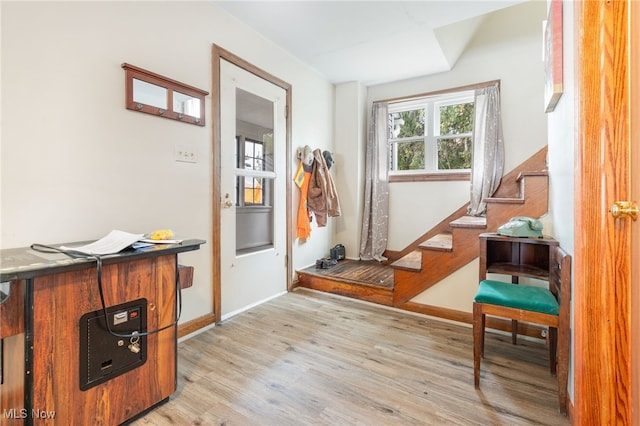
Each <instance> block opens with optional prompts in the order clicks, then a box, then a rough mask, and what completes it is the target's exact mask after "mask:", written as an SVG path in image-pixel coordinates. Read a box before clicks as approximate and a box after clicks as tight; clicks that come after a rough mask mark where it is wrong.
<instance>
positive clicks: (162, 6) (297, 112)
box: [0, 1, 334, 321]
mask: <svg viewBox="0 0 640 426" xmlns="http://www.w3.org/2000/svg"><path fill="white" fill-rule="evenodd" d="M0 7H1V8H2V14H1V19H2V29H1V31H2V33H1V34H2V74H1V78H2V81H1V83H2V110H1V112H2V130H1V137H2V145H1V148H2V156H1V161H2V163H1V165H2V171H1V173H2V174H1V177H2V181H1V191H2V192H1V201H2V206H1V228H2V229H1V234H0V247H2V248H11V247H22V246H27V245H29V244H31V243H34V242H41V243H58V242H70V241H78V240H90V239H96V238H99V237H101V236H103V235H105V234H106V233H107V232H108V231H109V230H111V229H122V230H126V231H130V232H150V231H152V230H154V229H157V228H172V229H173V230H174V231H175V232H176V233H177V234H179V235H181V236H188V237H194V238H202V239H206V240H208V241H209V243H208V244H206V245H204V246H203V247H202V249H201V250H200V251H198V252H193V253H187V254H183V255H181V257H180V261H181V263H185V264H189V265H193V266H195V283H194V287H192V288H190V289H188V290H186V291H184V293H183V296H184V312H183V316H182V321H188V320H190V319H193V318H196V317H199V316H202V315H205V314H207V313H210V312H211V310H212V305H211V298H212V297H211V294H212V283H211V249H212V247H211V244H210V240H211V229H212V227H211V221H212V219H211V205H212V200H211V182H212V169H211V140H212V130H211V129H212V127H211V125H212V117H211V96H212V95H209V96H208V97H207V98H206V108H207V116H206V120H207V124H206V126H205V127H198V126H193V125H188V124H184V123H179V122H176V121H172V120H166V119H162V118H157V117H153V116H150V115H146V114H140V113H136V112H132V111H128V110H126V109H125V108H124V71H123V70H122V69H121V67H120V65H121V64H122V63H123V62H128V63H130V64H132V65H136V66H139V67H142V68H145V69H148V70H150V71H154V72H156V73H158V74H162V75H165V76H167V77H169V78H172V79H175V80H178V81H182V82H184V83H186V84H189V85H192V86H195V87H198V88H202V89H204V90H207V91H209V92H211V75H212V73H211V46H212V44H213V43H216V44H218V45H220V46H222V47H223V48H225V49H227V50H230V51H232V52H233V53H235V54H237V55H239V56H240V57H242V58H244V59H246V60H248V61H249V62H251V63H253V64H254V65H256V66H258V67H260V68H263V69H264V70H266V71H268V72H270V73H271V74H273V75H276V76H278V77H279V78H281V79H283V80H285V81H287V82H289V83H291V84H292V86H293V92H292V93H293V105H292V114H293V117H294V121H293V123H294V125H293V134H292V139H293V143H294V151H295V146H296V145H298V144H303V145H304V144H309V145H311V146H313V147H320V148H322V149H332V143H333V142H332V136H333V134H332V131H333V130H332V129H333V96H334V94H333V86H332V85H331V84H330V83H329V82H328V81H327V80H326V79H325V78H324V77H322V76H320V75H319V74H317V73H316V72H315V71H313V70H311V69H310V68H308V67H306V66H305V65H303V64H302V63H300V62H299V61H298V60H296V59H295V58H293V57H292V56H291V55H289V54H288V53H287V52H285V51H283V50H282V49H280V48H279V47H277V46H275V45H273V44H272V43H271V42H269V41H267V40H265V39H264V38H263V37H261V36H259V35H258V34H256V33H255V32H254V31H253V30H251V29H250V28H247V27H246V26H244V25H242V24H240V23H238V22H237V21H236V20H235V19H234V18H233V17H231V16H229V15H227V14H226V13H224V12H222V11H221V10H219V9H217V8H216V7H215V6H213V5H211V4H209V3H207V2H182V1H180V2H178V1H174V2H41V3H35V2H22V3H20V2H15V3H14V2H1V3H0ZM175 144H180V145H182V146H184V147H185V148H188V149H190V150H192V151H194V152H195V153H196V154H197V156H198V159H199V160H198V162H197V163H195V164H190V163H178V162H175V161H174V159H173V149H174V145H175ZM292 163H295V162H293V161H292ZM295 208H297V204H296V205H295ZM330 241H331V227H327V228H325V229H320V230H318V229H314V231H313V236H312V243H311V244H307V245H305V246H301V245H294V253H293V259H292V260H293V266H294V268H299V267H301V266H302V265H306V264H308V261H309V259H315V258H316V257H318V256H319V255H320V254H319V249H320V247H329V245H330Z"/></svg>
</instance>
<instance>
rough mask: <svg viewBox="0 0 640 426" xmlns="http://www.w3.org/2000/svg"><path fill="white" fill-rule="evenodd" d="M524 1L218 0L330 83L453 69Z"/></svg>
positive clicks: (380, 79)
mask: <svg viewBox="0 0 640 426" xmlns="http://www.w3.org/2000/svg"><path fill="white" fill-rule="evenodd" d="M523 1H524V0H467V1H463V0H422V1H317V0H316V1H213V3H214V4H216V5H217V6H219V7H221V8H222V9H224V10H226V11H227V12H228V13H230V14H232V15H234V16H235V17H236V18H237V19H238V20H240V21H242V22H244V23H246V24H247V25H249V26H250V27H252V28H253V29H255V30H256V31H257V32H258V33H260V34H262V35H263V36H264V37H265V38H267V39H269V40H271V41H273V42H274V43H276V44H277V45H279V46H281V47H282V48H284V49H285V50H287V51H288V52H290V53H291V54H292V55H293V56H295V57H297V58H298V59H300V60H302V61H303V62H305V63H307V64H308V65H310V66H311V67H312V68H314V69H316V70H317V71H318V72H320V73H321V74H323V75H325V76H326V77H327V78H328V79H329V80H330V81H331V82H332V83H336V84H338V83H344V82H348V81H360V82H363V83H364V84H367V85H371V84H377V83H384V82H389V81H396V80H401V79H406V78H411V77H416V76H422V75H428V74H434V73H438V72H443V71H448V70H450V69H451V68H452V67H453V65H455V62H456V60H457V59H458V57H459V56H460V54H461V53H462V52H463V51H464V48H465V47H466V46H467V43H468V42H469V41H470V40H471V39H472V38H473V35H474V33H475V31H476V29H477V28H478V26H479V25H480V23H481V22H482V19H483V17H484V16H485V15H486V14H488V13H491V12H494V11H496V10H498V9H502V8H505V7H509V6H512V5H514V4H517V3H522V2H523Z"/></svg>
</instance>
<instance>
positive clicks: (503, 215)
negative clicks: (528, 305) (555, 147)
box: [391, 147, 549, 307]
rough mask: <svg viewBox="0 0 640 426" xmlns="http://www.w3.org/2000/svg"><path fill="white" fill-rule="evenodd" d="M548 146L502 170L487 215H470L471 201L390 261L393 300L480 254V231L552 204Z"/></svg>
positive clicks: (398, 302) (399, 302) (406, 297)
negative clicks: (392, 270)
mask: <svg viewBox="0 0 640 426" xmlns="http://www.w3.org/2000/svg"><path fill="white" fill-rule="evenodd" d="M546 156H547V148H546V147H545V148H543V149H542V150H540V151H539V152H537V153H536V154H534V155H533V156H532V157H531V158H529V159H528V160H527V161H525V162H524V163H522V164H520V165H519V166H518V167H516V168H515V169H514V170H513V171H511V172H510V173H508V174H506V175H505V176H503V178H502V181H501V183H500V186H499V187H498V189H497V190H496V192H495V194H494V196H493V197H491V198H487V199H485V202H486V203H487V214H486V217H472V216H466V212H467V207H468V206H469V204H468V203H467V204H466V205H464V206H462V207H460V208H459V209H458V210H457V211H455V212H454V213H453V214H451V215H450V216H448V217H447V218H445V219H444V220H443V221H442V222H440V223H439V224H437V225H436V226H434V227H433V228H432V229H431V230H430V231H429V232H427V233H426V234H424V235H423V236H421V237H420V238H419V239H417V240H416V241H414V242H413V243H412V244H410V245H409V246H408V247H407V248H406V249H404V250H403V251H402V252H401V253H400V256H401V257H400V258H399V259H397V260H395V261H393V262H392V263H391V266H392V268H394V270H395V272H394V276H395V280H394V289H393V303H392V305H393V306H395V307H402V305H403V304H405V303H406V302H408V301H409V300H410V299H411V298H413V297H415V296H417V295H418V294H420V293H422V292H423V291H425V290H426V289H428V288H429V287H431V286H433V285H434V284H436V283H438V282H439V281H441V280H442V279H444V278H446V277H447V276H449V275H450V274H452V273H453V272H455V271H457V270H458V269H460V268H461V267H463V266H464V265H466V264H467V263H469V262H471V261H472V260H474V259H475V258H477V257H478V253H479V241H478V235H480V234H481V233H484V232H494V231H495V230H496V229H497V228H498V227H499V226H500V225H502V224H503V223H505V222H507V221H508V220H509V219H510V218H512V217H514V216H531V217H536V218H537V217H540V216H542V215H544V214H545V213H546V212H547V210H548V206H549V204H548V188H549V177H548V173H547V171H546Z"/></svg>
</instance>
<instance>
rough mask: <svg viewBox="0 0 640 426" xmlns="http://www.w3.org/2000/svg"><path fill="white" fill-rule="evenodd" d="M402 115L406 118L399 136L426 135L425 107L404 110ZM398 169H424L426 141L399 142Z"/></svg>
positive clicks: (402, 117) (403, 118)
mask: <svg viewBox="0 0 640 426" xmlns="http://www.w3.org/2000/svg"><path fill="white" fill-rule="evenodd" d="M400 117H401V119H402V120H404V123H403V124H402V126H400V133H398V136H397V137H398V138H410V137H415V136H423V135H424V109H414V110H412V111H403V112H401V113H400ZM397 155H398V158H397V170H420V169H424V141H423V140H420V141H417V142H405V143H398V144H397Z"/></svg>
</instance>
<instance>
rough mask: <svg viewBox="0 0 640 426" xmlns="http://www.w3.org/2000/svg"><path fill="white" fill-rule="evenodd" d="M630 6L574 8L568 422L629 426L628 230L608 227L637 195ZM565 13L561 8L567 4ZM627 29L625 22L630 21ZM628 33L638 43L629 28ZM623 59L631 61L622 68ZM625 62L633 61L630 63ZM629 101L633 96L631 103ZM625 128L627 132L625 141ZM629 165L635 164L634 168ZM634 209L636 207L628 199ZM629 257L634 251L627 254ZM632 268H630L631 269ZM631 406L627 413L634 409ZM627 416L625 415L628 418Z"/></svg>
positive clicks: (633, 229) (632, 381)
mask: <svg viewBox="0 0 640 426" xmlns="http://www.w3.org/2000/svg"><path fill="white" fill-rule="evenodd" d="M631 3H633V1H631V0H620V1H607V0H597V1H578V2H575V4H574V7H575V22H574V27H575V35H576V36H575V41H576V43H575V48H576V51H575V57H576V63H575V65H576V66H575V70H576V75H575V82H576V94H577V96H576V118H577V120H578V122H577V124H578V125H577V135H576V144H577V145H576V150H575V152H576V163H575V172H576V175H575V177H576V180H575V200H574V205H575V206H576V207H577V209H576V216H575V244H574V246H575V253H574V260H575V262H574V281H573V282H574V288H575V291H574V320H575V321H574V324H575V329H574V335H575V344H574V346H573V347H574V351H575V353H574V359H575V365H574V371H575V373H576V374H575V375H574V385H575V386H574V401H573V402H574V410H573V413H572V423H573V424H577V425H582V424H594V425H595V424H602V425H605V424H606V425H617V424H619V425H632V424H638V421H639V419H638V417H639V415H638V413H637V409H638V401H637V400H638V396H639V395H638V393H637V391H638V383H637V380H638V379H637V377H636V378H634V377H633V374H638V367H637V366H633V365H632V364H633V360H635V361H636V362H637V360H638V357H639V354H638V353H637V351H638V337H637V336H633V333H632V330H633V327H634V326H637V324H638V319H637V318H636V317H635V316H636V315H637V314H638V312H637V311H636V312H635V313H634V312H633V307H634V306H635V307H636V308H637V307H638V304H639V303H638V302H637V300H634V298H637V297H638V288H637V287H638V268H637V265H636V266H635V267H634V265H633V263H634V262H632V257H633V256H636V257H637V256H638V255H639V253H638V251H637V249H638V244H637V242H635V243H634V242H632V240H633V238H634V237H635V238H636V239H637V238H638V237H637V236H638V226H640V224H638V223H635V224H634V223H633V222H632V221H631V219H630V218H620V219H614V218H613V217H612V215H611V214H610V212H609V211H608V210H609V208H610V207H611V205H613V203H614V202H615V201H621V200H631V199H632V198H631V197H633V196H634V195H636V196H637V194H638V192H637V188H636V189H635V191H633V188H634V183H633V180H635V184H636V185H637V184H638V178H637V172H638V171H637V170H636V177H634V176H633V175H632V171H633V170H632V167H631V165H632V164H633V163H632V162H631V158H632V154H633V153H634V151H635V155H636V158H637V151H638V150H637V148H634V144H635V145H636V146H637V144H638V142H639V137H638V134H637V133H638V130H639V129H638V127H637V123H636V124H633V121H634V120H633V119H632V114H633V117H635V119H637V118H638V111H637V107H632V106H631V103H632V102H631V101H635V102H638V100H639V97H638V90H637V88H636V89H634V92H632V91H631V89H630V88H631V87H635V86H633V85H632V84H631V72H632V70H633V69H634V68H633V67H634V60H635V67H636V68H635V72H637V71H638V68H637V66H638V58H637V57H636V56H635V55H636V53H633V54H632V52H630V46H631V47H634V48H636V49H637V47H638V45H637V44H633V43H632V44H631V45H629V43H630V40H629V39H630V37H629V29H630V27H632V25H629V24H630V22H634V20H635V25H636V26H637V25H638V23H639V22H638V19H637V13H635V15H636V18H635V19H634V18H631V15H630V10H632V11H635V6H633V7H631ZM567 4H570V3H567ZM630 20H631V21H630ZM634 31H635V34H636V37H637V35H638V31H637V28H636V30H634ZM630 58H632V59H630ZM634 58H635V59H634ZM634 93H635V94H634ZM631 129H634V131H635V133H636V134H635V136H634V135H633V134H632V131H631ZM636 166H637V163H636ZM635 201H639V200H635ZM634 250H636V251H635V252H634ZM636 263H637V262H636ZM634 407H635V408H634ZM634 411H635V413H634Z"/></svg>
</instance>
